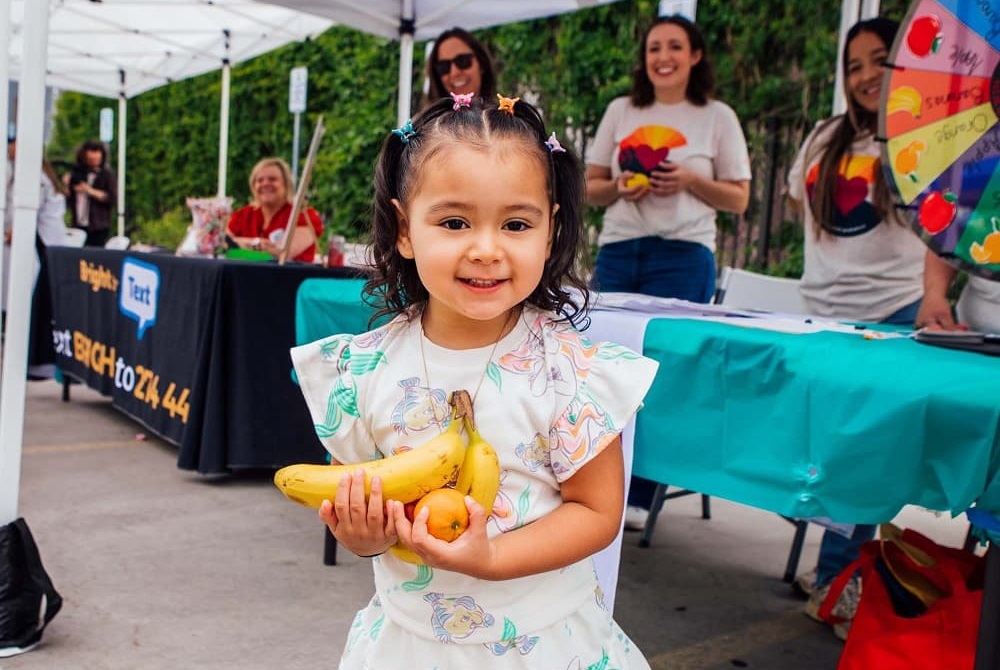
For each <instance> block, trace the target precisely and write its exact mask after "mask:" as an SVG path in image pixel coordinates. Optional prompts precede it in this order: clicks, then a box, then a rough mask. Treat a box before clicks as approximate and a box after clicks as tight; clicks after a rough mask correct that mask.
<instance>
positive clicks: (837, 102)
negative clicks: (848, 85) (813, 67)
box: [833, 0, 861, 116]
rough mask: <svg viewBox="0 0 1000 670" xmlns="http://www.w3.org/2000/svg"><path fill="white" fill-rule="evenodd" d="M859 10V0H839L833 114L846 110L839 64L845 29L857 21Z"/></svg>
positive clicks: (842, 75) (842, 77)
mask: <svg viewBox="0 0 1000 670" xmlns="http://www.w3.org/2000/svg"><path fill="white" fill-rule="evenodd" d="M860 12H861V0H841V3H840V35H839V36H838V38H837V56H836V62H835V67H834V71H835V72H836V78H835V79H834V84H833V114H834V116H836V115H837V114H843V113H844V112H846V111H847V99H846V98H844V72H843V70H844V68H842V67H841V66H840V62H841V54H842V53H844V44H846V42H847V31H849V30H850V29H851V26H853V25H854V24H855V23H857V21H858V16H859V15H860Z"/></svg>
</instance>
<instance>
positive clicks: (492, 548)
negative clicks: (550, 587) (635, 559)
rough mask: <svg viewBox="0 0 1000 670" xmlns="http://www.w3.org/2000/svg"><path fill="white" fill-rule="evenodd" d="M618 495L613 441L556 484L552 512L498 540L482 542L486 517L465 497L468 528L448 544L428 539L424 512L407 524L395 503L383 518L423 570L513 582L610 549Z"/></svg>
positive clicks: (617, 449) (617, 446)
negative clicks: (417, 557)
mask: <svg viewBox="0 0 1000 670" xmlns="http://www.w3.org/2000/svg"><path fill="white" fill-rule="evenodd" d="M624 489H625V486H624V466H623V462H622V450H621V437H620V436H618V437H615V438H614V440H613V441H612V442H611V443H610V444H609V445H607V446H606V447H605V448H604V450H603V451H602V452H601V453H600V454H598V455H597V456H595V457H594V458H593V459H592V460H591V461H589V462H588V463H586V464H585V465H584V466H583V467H581V468H580V469H579V470H578V471H577V472H576V473H575V474H574V475H573V476H572V477H570V478H569V479H567V480H566V481H564V482H562V484H561V493H562V504H561V505H560V506H559V507H558V508H556V509H555V510H553V511H552V512H550V513H549V514H546V515H545V516H543V517H542V518H540V519H538V520H537V521H534V522H532V523H529V524H527V525H526V526H522V527H520V528H517V529H515V530H511V531H508V532H506V533H503V534H501V535H499V536H498V537H494V538H492V539H490V538H488V537H487V535H486V518H487V512H486V510H483V508H482V507H480V506H479V505H478V504H476V502H475V501H474V500H472V498H468V497H467V498H466V505H467V507H468V508H469V512H470V515H469V528H468V529H467V530H466V531H465V533H463V534H462V535H461V536H460V537H459V538H458V539H457V540H455V541H454V542H444V541H442V540H438V539H436V538H434V537H432V536H430V535H429V534H428V532H427V512H426V511H423V512H421V513H420V515H418V516H417V518H416V519H415V520H414V523H412V524H411V523H410V522H409V521H408V520H407V519H406V515H405V514H404V512H403V504H402V503H400V502H398V501H392V502H390V503H389V513H390V515H391V516H392V517H393V519H394V520H395V524H396V532H397V534H398V536H399V538H400V539H401V540H402V541H403V543H404V544H405V545H407V546H409V547H410V548H411V549H413V550H414V551H415V552H416V553H417V554H419V555H420V556H421V557H422V558H423V559H424V562H426V563H427V565H429V566H431V567H438V568H442V569H445V570H452V571H455V572H461V573H464V574H467V575H470V576H473V577H478V578H480V579H489V580H504V579H515V578H517V577H524V576H526V575H533V574H538V573H542V572H548V571H550V570H557V569H559V568H562V567H565V566H567V565H571V564H572V563H575V562H577V561H580V560H583V559H584V558H586V557H587V556H590V555H592V554H595V553H597V552H598V551H600V550H601V549H603V548H604V547H606V546H608V545H609V544H611V542H612V541H613V540H614V538H615V536H616V535H617V534H618V529H619V528H620V526H621V519H622V511H623V510H624V506H625V502H624Z"/></svg>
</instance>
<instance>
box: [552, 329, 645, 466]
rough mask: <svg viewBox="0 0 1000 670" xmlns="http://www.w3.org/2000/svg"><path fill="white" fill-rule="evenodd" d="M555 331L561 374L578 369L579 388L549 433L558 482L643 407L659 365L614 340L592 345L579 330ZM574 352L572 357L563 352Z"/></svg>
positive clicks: (596, 453)
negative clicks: (569, 367) (557, 340)
mask: <svg viewBox="0 0 1000 670" xmlns="http://www.w3.org/2000/svg"><path fill="white" fill-rule="evenodd" d="M569 335H570V334H569V333H568V332H563V333H561V334H558V335H556V337H558V338H559V339H560V340H562V343H561V346H560V350H561V351H562V352H564V355H563V356H561V361H559V362H558V363H557V367H558V368H563V369H561V370H560V374H561V375H562V376H563V378H568V377H566V376H565V375H567V374H570V373H572V372H573V370H570V369H565V368H567V366H571V367H572V368H575V375H576V379H577V383H576V386H575V392H574V393H573V394H572V396H571V397H570V399H569V402H568V404H567V405H566V407H565V408H564V409H563V410H562V411H561V413H560V414H559V415H558V417H557V418H556V420H555V422H554V423H553V426H552V430H551V432H550V433H549V447H550V450H551V453H550V457H551V463H552V471H553V473H554V474H555V476H556V479H558V480H559V481H560V482H562V481H565V480H567V479H569V478H570V477H572V476H573V475H574V474H575V473H576V471H577V470H579V469H580V468H581V467H583V466H584V465H586V464H587V463H588V462H590V460H591V459H593V458H594V457H595V456H597V455H598V454H599V453H601V452H602V451H603V450H604V449H605V447H607V446H608V445H609V444H610V443H611V442H612V441H613V440H614V438H615V437H617V436H618V435H619V434H620V433H621V432H622V430H623V429H624V428H625V425H626V424H627V423H628V422H629V420H630V419H631V418H632V417H633V415H634V414H635V413H636V411H637V410H638V409H639V408H640V407H641V406H642V399H643V398H644V397H645V395H646V392H647V391H648V390H649V387H650V386H651V385H652V383H653V377H654V376H655V375H656V370H657V368H658V367H659V363H657V362H656V361H654V360H652V359H650V358H646V357H644V356H641V355H639V354H637V353H635V352H634V351H632V350H631V349H629V348H627V347H624V346H622V345H620V344H615V343H612V342H602V343H599V344H592V343H591V342H590V341H589V340H587V339H586V338H585V337H583V336H582V335H580V334H579V333H573V335H575V337H572V338H571V337H570V336H569ZM565 354H571V355H565Z"/></svg>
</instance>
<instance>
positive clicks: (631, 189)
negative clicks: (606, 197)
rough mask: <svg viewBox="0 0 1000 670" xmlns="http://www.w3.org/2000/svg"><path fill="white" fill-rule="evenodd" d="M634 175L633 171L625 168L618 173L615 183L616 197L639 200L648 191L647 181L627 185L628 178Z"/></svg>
mask: <svg viewBox="0 0 1000 670" xmlns="http://www.w3.org/2000/svg"><path fill="white" fill-rule="evenodd" d="M635 175H636V173H635V172H632V171H630V170H625V171H624V172H622V173H621V174H620V175H618V181H617V182H615V185H616V186H617V188H618V197H619V198H621V199H622V200H629V201H632V200H641V199H642V198H643V197H644V196H645V195H646V194H647V193H648V192H649V183H648V182H646V181H644V182H641V183H639V184H634V185H632V186H629V185H628V180H629V179H631V178H632V177H634V176H635Z"/></svg>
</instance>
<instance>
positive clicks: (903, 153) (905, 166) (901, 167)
mask: <svg viewBox="0 0 1000 670" xmlns="http://www.w3.org/2000/svg"><path fill="white" fill-rule="evenodd" d="M925 149H927V145H926V144H924V143H923V142H922V141H920V140H913V141H912V142H910V143H909V144H907V145H906V146H905V147H903V148H902V149H900V150H899V153H897V154H896V160H895V161H894V163H893V167H895V168H896V172H899V173H900V174H905V175H906V176H907V177H909V178H910V180H911V181H913V182H916V181H917V180H918V179H919V177H917V165H918V164H919V163H920V154H921V153H922V152H923V151H924V150H925Z"/></svg>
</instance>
